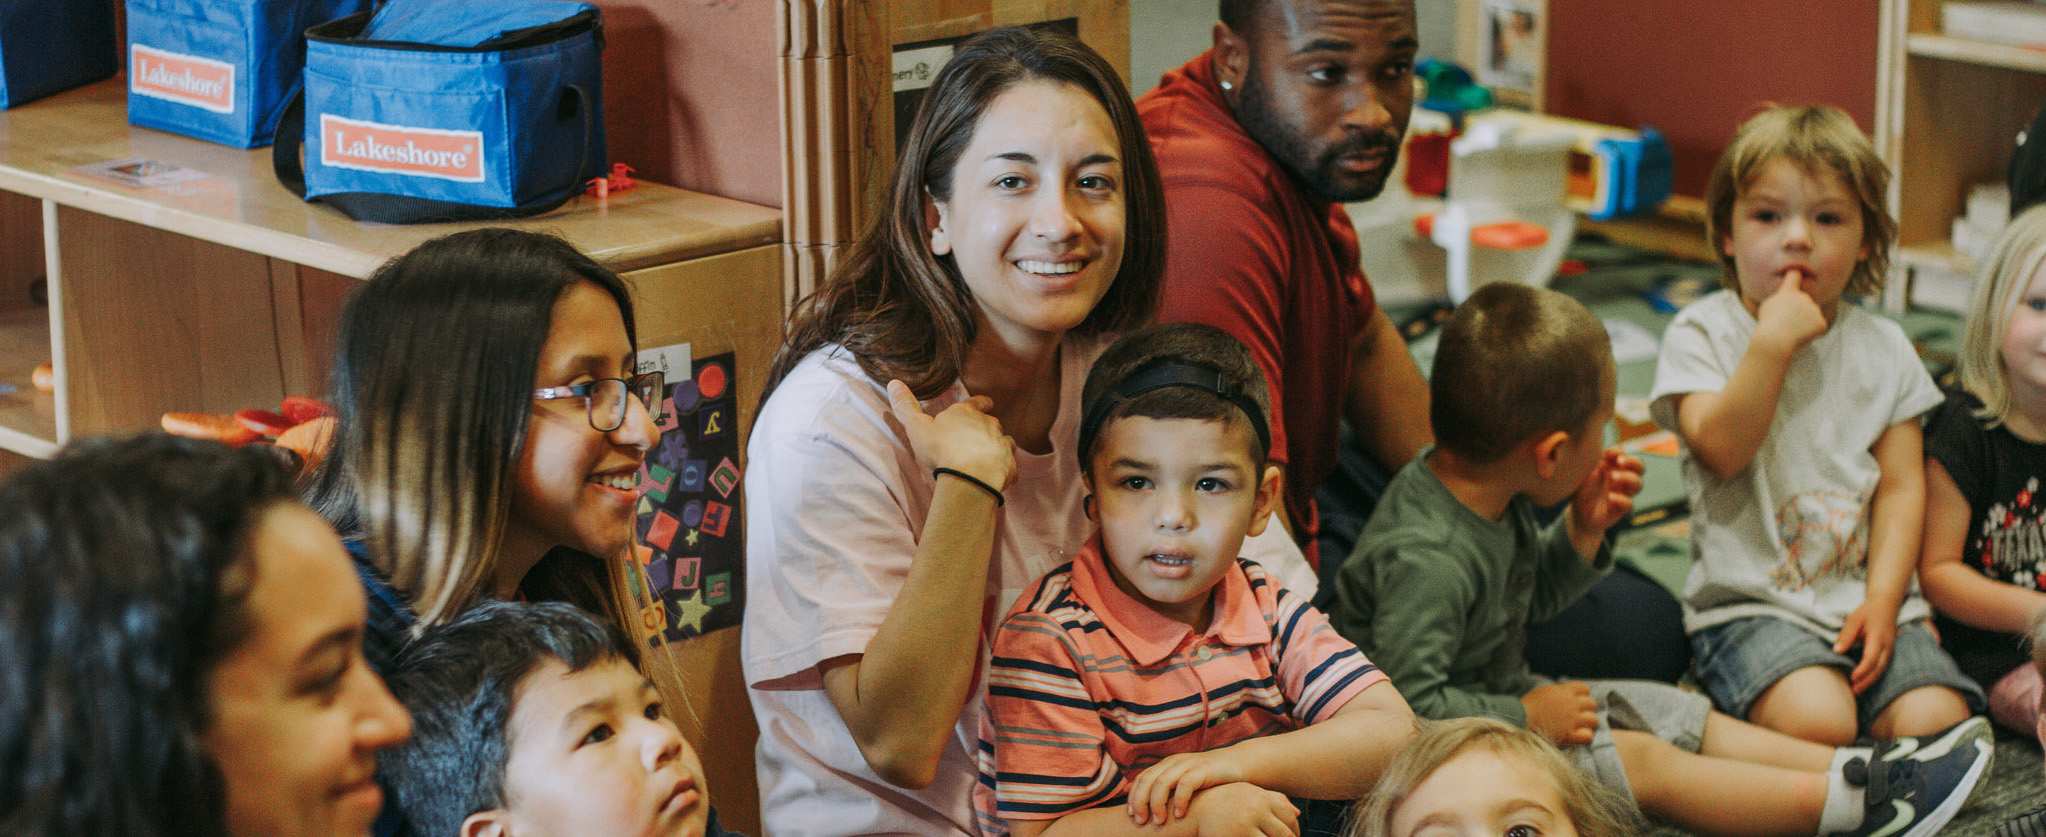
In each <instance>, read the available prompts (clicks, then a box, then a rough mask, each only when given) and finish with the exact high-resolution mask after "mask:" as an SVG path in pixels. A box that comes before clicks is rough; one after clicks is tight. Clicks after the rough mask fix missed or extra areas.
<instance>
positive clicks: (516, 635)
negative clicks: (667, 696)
mask: <svg viewBox="0 0 2046 837" xmlns="http://www.w3.org/2000/svg"><path fill="white" fill-rule="evenodd" d="M629 648H630V646H629V644H628V643H627V642H626V639H625V637H624V636H623V635H622V634H620V633H619V631H618V628H617V626H615V625H612V624H610V623H608V622H604V621H600V620H598V619H597V618H596V617H594V616H591V615H590V614H588V613H586V612H584V611H582V610H581V609H578V608H576V607H575V606H574V605H570V604H565V603H561V602H535V603H525V602H500V601H485V602H481V603H479V604H477V605H475V606H474V607H471V608H470V609H468V610H466V611H464V612H462V614H461V615H459V616H457V617H456V618H455V619H454V621H452V622H449V623H447V624H445V625H440V626H437V627H433V628H429V629H427V630H426V632H425V633H424V634H422V635H421V636H420V637H419V639H417V640H415V641H414V642H413V643H412V644H410V645H408V646H406V648H405V650H404V651H402V652H400V653H399V655H398V658H397V660H396V661H394V662H393V663H392V665H391V670H390V671H389V672H387V673H386V674H385V677H384V680H385V682H386V683H387V684H389V686H390V688H391V693H392V694H394V695H396V696H397V698H398V700H399V702H401V703H403V704H405V709H406V710H407V711H410V712H411V713H412V738H411V740H408V741H406V742H405V743H404V744H403V745H401V746H399V747H394V748H392V749H389V750H385V751H383V753H382V754H380V755H379V756H378V764H377V774H378V777H379V778H380V779H382V780H383V784H384V787H386V788H388V789H390V791H391V794H392V796H393V798H392V800H391V802H392V804H393V805H396V806H397V808H398V810H399V811H400V812H402V813H403V814H404V815H405V819H406V821H407V822H408V823H409V824H410V825H411V826H412V828H413V831H414V833H417V834H425V835H433V837H450V835H454V834H458V833H460V831H461V826H462V821H463V820H464V819H467V818H468V816H469V815H470V814H474V813H477V812H479V811H489V810H492V809H495V808H501V807H503V806H504V770H505V763H506V762H507V761H508V760H509V759H510V758H511V742H510V740H509V738H508V736H507V732H506V728H507V726H508V725H509V724H510V723H511V716H512V710H513V709H514V708H515V706H514V705H515V703H516V702H517V697H518V690H519V684H520V683H523V682H525V679H526V676H527V675H530V674H532V673H533V670H534V669H536V668H539V667H540V665H541V664H542V663H543V662H545V661H546V660H550V659H552V660H559V661H560V662H561V664H562V665H565V666H568V669H569V670H570V671H582V670H583V669H585V668H588V667H590V666H591V665H594V664H596V663H600V662H603V661H606V660H620V661H625V662H627V663H630V662H631V659H632V658H631V656H630V655H629V654H628V653H627V652H628V649H629Z"/></svg>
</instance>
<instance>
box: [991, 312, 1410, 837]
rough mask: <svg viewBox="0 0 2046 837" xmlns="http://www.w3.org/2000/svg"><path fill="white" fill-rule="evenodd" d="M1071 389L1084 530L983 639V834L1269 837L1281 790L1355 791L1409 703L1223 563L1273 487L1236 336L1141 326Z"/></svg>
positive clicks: (1250, 364) (1275, 481) (1262, 425)
mask: <svg viewBox="0 0 2046 837" xmlns="http://www.w3.org/2000/svg"><path fill="white" fill-rule="evenodd" d="M1082 402H1083V406H1082V413H1081V415H1082V416H1083V418H1082V423H1081V425H1080V433H1079V436H1080V450H1079V454H1080V457H1081V460H1080V461H1081V463H1082V466H1083V469H1084V471H1085V473H1086V474H1087V479H1088V484H1089V487H1090V488H1091V489H1092V492H1093V493H1092V494H1091V495H1090V496H1089V498H1088V501H1087V502H1088V509H1087V512H1088V515H1089V516H1090V517H1092V518H1093V519H1094V520H1095V521H1096V522H1097V523H1098V524H1099V526H1100V530H1099V533H1098V535H1097V536H1096V537H1095V538H1094V540H1093V541H1092V542H1090V543H1089V544H1088V545H1087V546H1086V547H1085V548H1084V549H1082V550H1081V551H1080V553H1079V554H1078V555H1077V556H1076V557H1075V558H1074V559H1073V561H1072V562H1070V563H1068V564H1066V565H1064V566H1061V567H1059V568H1058V569H1055V570H1053V571H1052V572H1051V573H1049V574H1047V575H1046V576H1045V577H1044V578H1042V579H1040V580H1039V581H1038V582H1037V584H1036V585H1034V586H1033V587H1031V588H1030V589H1029V590H1028V591H1026V592H1025V593H1024V594H1023V596H1022V598H1021V599H1019V600H1018V601H1017V603H1016V606H1015V608H1014V609H1012V610H1011V611H1010V612H1009V615H1008V617H1007V618H1006V619H1004V620H1003V622H1002V625H1001V628H1000V630H999V631H998V632H997V634H996V636H995V641H994V656H993V660H992V662H991V663H990V667H989V671H988V697H987V700H988V711H987V713H986V715H985V718H984V720H983V721H982V724H981V742H980V751H979V762H980V769H981V782H980V785H979V787H978V788H977V789H976V793H975V800H974V801H975V806H976V808H977V809H978V812H979V814H980V818H981V826H982V829H983V831H985V832H986V833H989V834H1003V833H1013V834H1017V835H1023V836H1024V837H1034V835H1038V834H1043V833H1048V832H1054V831H1056V832H1065V833H1084V834H1115V833H1120V832H1137V831H1140V830H1141V831H1143V833H1146V834H1152V835H1161V834H1180V833H1184V834H1195V833H1230V834H1268V835H1274V837H1277V835H1291V834H1297V833H1299V831H1300V823H1299V821H1298V814H1299V812H1298V810H1297V809H1296V808H1295V807H1294V805H1293V803H1292V802H1291V801H1290V800H1289V799H1288V797H1289V796H1292V797H1304V798H1310V799H1353V798H1356V797H1359V796H1362V795H1363V794H1364V793H1365V792H1366V791H1368V790H1369V789H1370V787H1371V785H1372V783H1373V782H1375V781H1376V780H1377V778H1378V774H1379V772H1380V770H1382V769H1383V768H1384V766H1385V765H1386V763H1387V762H1388V761H1390V760H1391V758H1392V756H1393V754H1394V753H1395V752H1397V751H1398V749H1399V748H1400V747H1401V746H1403V745H1404V744H1405V743H1406V741H1407V739H1408V738H1409V737H1410V736H1411V735H1412V733H1413V729H1414V722H1413V713H1412V712H1411V711H1410V710H1409V709H1408V708H1407V703H1406V701H1405V700H1404V699H1402V698H1401V697H1400V694H1399V692H1398V691H1397V690H1395V689H1394V688H1393V686H1392V684H1391V683H1390V682H1387V680H1386V678H1385V675H1384V673H1382V672H1380V671H1379V670H1378V668H1377V667H1376V666H1374V665H1372V664H1371V662H1370V661H1369V660H1366V659H1365V658H1364V656H1363V655H1362V654H1361V653H1359V652H1358V651H1357V649H1356V647H1355V646H1353V645H1351V644H1350V643H1349V642H1348V641H1347V640H1344V639H1343V638H1342V637H1340V636H1337V635H1336V634H1335V632H1334V631H1332V630H1330V629H1329V627H1328V623H1327V619H1326V618H1324V617H1323V616H1322V614H1321V613H1320V612H1319V611H1316V610H1315V609H1314V608H1313V607H1312V606H1311V605H1309V604H1308V603H1307V599H1306V597H1304V596H1297V595H1294V594H1293V593H1291V592H1289V591H1287V590H1285V589H1282V588H1280V587H1279V586H1278V585H1277V584H1276V583H1275V582H1274V581H1273V580H1272V579H1271V578H1270V576H1268V575H1267V574H1266V573H1265V571H1264V570H1263V568H1261V567H1259V566H1258V565H1257V564H1255V563H1253V562H1250V561H1247V560H1244V559H1242V558H1241V557H1239V556H1238V549H1239V547H1241V545H1242V543H1243V539H1244V538H1245V537H1246V536H1248V535H1254V534H1256V533H1258V532H1261V531H1263V529H1264V527H1265V525H1266V524H1267V521H1268V520H1269V519H1270V515H1271V512H1272V509H1273V506H1274V505H1275V503H1276V501H1277V499H1278V491H1279V471H1278V469H1277V468H1274V467H1272V466H1271V465H1269V464H1268V463H1267V462H1266V455H1267V452H1268V450H1269V445H1270V435H1269V430H1268V424H1267V422H1268V421H1269V419H1268V416H1269V407H1268V406H1267V404H1268V398H1267V396H1266V392H1265V385H1264V376H1263V375H1262V373H1260V372H1259V371H1258V367H1257V365H1256V363H1255V362H1254V361H1253V360H1252V359H1251V357H1250V354H1249V352H1248V350H1246V349H1245V348H1244V347H1243V345H1242V344H1241V343H1239V342H1237V341H1236V339H1235V338H1233V337H1230V336H1229V335H1228V334H1227V333H1225V332H1222V331H1220V330H1218V329H1215V328H1213V327H1210V326H1203V325H1192V324H1173V325H1164V326H1157V327H1153V328H1149V329H1145V330H1143V331H1139V332H1136V333H1134V334H1131V335H1129V336H1128V337H1125V338H1123V339H1122V340H1120V341H1118V342H1117V343H1116V344H1115V345H1114V346H1111V347H1110V348H1109V349H1108V351H1107V352H1105V353H1104V354H1103V355H1102V356H1101V359H1100V360H1099V361H1097V362H1096V363H1095V366H1094V370H1093V372H1092V373H1091V374H1090V375H1089V376H1088V379H1087V384H1086V388H1085V390H1084V391H1083V394H1082ZM1310 725H1312V730H1309V729H1308V727H1309V726H1310ZM1161 826H1162V828H1161Z"/></svg>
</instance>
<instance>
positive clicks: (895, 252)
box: [761, 26, 1165, 402]
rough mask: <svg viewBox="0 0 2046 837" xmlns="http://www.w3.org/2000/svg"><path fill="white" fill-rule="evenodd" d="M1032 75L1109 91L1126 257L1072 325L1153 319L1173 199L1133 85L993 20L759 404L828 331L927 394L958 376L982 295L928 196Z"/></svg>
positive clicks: (961, 58) (1093, 93)
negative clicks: (931, 224) (948, 246)
mask: <svg viewBox="0 0 2046 837" xmlns="http://www.w3.org/2000/svg"><path fill="white" fill-rule="evenodd" d="M1032 81H1050V82H1057V83H1061V84H1070V85H1072V86H1074V87H1077V88H1079V89H1080V90H1081V91H1083V92H1085V93H1086V94H1087V95H1088V96H1090V97H1092V98H1093V99H1094V100H1095V101H1096V102H1098V103H1100V105H1101V107H1102V109H1103V110H1106V111H1107V112H1108V121H1109V122H1110V123H1111V124H1112V125H1113V126H1114V127H1115V135H1116V144H1117V145H1118V149H1117V152H1118V154H1119V156H1120V157H1121V160H1122V169H1123V194H1124V201H1125V202H1124V213H1125V214H1124V219H1123V221H1124V230H1125V232H1124V235H1123V241H1124V245H1123V254H1122V265H1121V268H1120V270H1118V271H1117V272H1116V275H1115V280H1114V281H1113V282H1112V283H1111V284H1110V285H1109V287H1108V293H1107V295H1105V296H1103V297H1102V298H1101V302H1100V303H1099V304H1097V305H1095V306H1094V310H1093V311H1092V312H1090V313H1089V314H1088V315H1087V318H1086V319H1085V320H1083V321H1081V323H1080V325H1079V326H1078V327H1076V328H1075V329H1073V331H1074V333H1075V334H1079V335H1083V336H1084V335H1093V334H1103V333H1110V332H1117V331H1125V330H1128V329H1131V328H1134V327H1136V326H1139V325H1142V324H1144V323H1146V322H1148V321H1149V320H1150V318H1151V315H1152V313H1153V312H1154V311H1155V310H1156V309H1157V306H1158V293H1159V290H1158V288H1159V281H1160V278H1161V277H1162V276H1163V274H1164V270H1165V198H1164V192H1163V191H1162V188H1161V186H1160V185H1159V180H1158V165H1157V162H1156V161H1155V160H1154V159H1153V158H1152V156H1151V144H1150V141H1149V140H1147V139H1145V137H1144V127H1143V123H1141V122H1139V121H1138V119H1137V109H1136V106H1135V105H1134V104H1132V103H1131V102H1130V95H1129V89H1128V87H1127V86H1126V85H1125V84H1124V83H1123V80H1122V77H1121V76H1118V75H1117V74H1116V72H1115V68H1113V67H1111V66H1109V64H1108V62H1107V61H1105V60H1103V59H1102V58H1101V56H1100V55H1098V54H1096V53H1095V52H1094V50H1093V49H1091V48H1089V47H1088V46H1087V45H1086V44H1083V43H1081V42H1080V41H1079V40H1078V39H1077V38H1074V37H1072V36H1070V35H1066V34H1064V33H1061V32H1058V31H1055V30H1048V29H1034V28H1029V27H1021V26H1010V27H1003V28H1000V29H991V30H988V31H987V32H983V33H981V34H980V35H978V36H975V37H974V38H973V39H972V40H969V41H967V42H965V43H963V44H961V45H960V46H959V48H958V50H957V51H956V52H954V53H953V55H952V60H951V61H948V62H946V64H945V67H944V68H943V69H941V70H939V71H938V77H937V80H936V81H934V82H933V83H932V84H931V88H930V90H929V92H927V93H926V94H925V95H924V100H923V104H922V106H921V107H920V108H918V110H917V115H916V121H915V122H914V123H913V124H912V125H911V126H910V129H909V134H908V135H907V136H906V137H905V138H904V140H903V144H902V148H901V150H900V154H899V155H898V157H897V160H896V167H895V178H894V182H893V184H892V187H891V188H890V189H889V192H888V194H887V195H886V197H885V198H884V200H885V202H886V205H885V206H884V207H883V208H882V212H881V214H880V216H879V217H877V218H876V219H875V220H874V223H873V224H871V225H870V226H869V227H868V228H867V229H866V231H865V232H864V234H862V235H861V236H860V238H859V240H858V241H857V242H855V243H854V244H853V246H852V247H851V248H849V249H848V250H847V251H846V252H845V253H844V254H843V255H842V256H840V258H839V262H838V265H837V266H836V268H835V269H833V270H832V272H831V276H830V277H829V278H828V279H826V280H825V282H824V284H823V285H821V286H820V287H818V288H817V290H816V291H815V292H814V293H812V294H811V295H810V296H808V297H806V298H804V299H803V300H802V301H801V302H799V303H797V305H796V309H795V311H794V313H793V314H791V315H790V318H789V327H788V336H787V337H786V338H785V339H784V340H783V341H782V346H781V349H780V351H778V352H777V353H776V354H775V357H774V363H773V365H772V366H771V367H770V368H769V370H768V373H767V381H766V387H765V389H764V390H763V391H762V393H761V400H762V401H763V402H764V401H766V400H767V396H768V395H769V394H770V393H772V392H773V391H774V388H775V386H776V385H778V384H779V383H781V380H782V379H783V378H784V377H787V376H788V373H789V370H791V369H794V368H795V366H796V364H797V363H799V362H801V361H802V359H803V358H804V356H806V355H808V354H809V353H810V352H812V351H815V350H817V349H819V348H822V347H824V346H825V345H827V344H831V343H837V344H840V345H842V346H844V347H845V348H846V349H848V350H850V351H851V352H852V354H853V355H854V357H856V358H857V359H858V361H859V364H860V369H861V370H862V371H864V372H866V373H867V375H868V376H869V377H871V378H873V379H874V380H876V381H887V380H890V379H899V380H901V381H902V382H903V383H906V384H908V385H909V388H910V389H911V390H914V391H915V392H916V394H917V397H919V398H930V397H933V396H935V395H937V394H938V393H939V392H941V391H943V390H944V389H945V388H946V387H948V386H950V385H951V384H952V382H953V381H954V380H956V379H957V378H958V377H959V371H960V370H959V367H960V365H961V363H962V362H963V359H964V357H965V353H966V348H967V346H968V345H970V344H971V343H972V342H973V338H974V334H975V329H976V320H975V319H974V316H975V310H974V301H973V294H972V292H971V291H970V290H968V289H967V287H966V282H965V280H964V279H962V278H960V275H959V269H958V267H957V266H956V265H955V264H954V263H953V260H952V259H951V258H950V257H943V258H941V257H939V256H937V255H935V254H933V253H932V252H931V246H930V243H931V240H930V230H929V229H928V227H927V224H926V221H925V216H924V207H925V203H926V201H927V200H929V201H940V202H943V201H949V200H951V198H952V176H953V170H954V169H955V168H957V166H958V165H959V157H960V155H961V154H963V153H965V151H966V146H967V145H968V144H969V143H970V142H971V141H972V139H973V132H974V129H975V128H976V127H977V126H978V125H979V124H980V118H981V115H982V114H984V113H986V112H987V109H988V107H989V106H990V105H992V104H993V103H994V100H995V99H996V98H997V97H999V96H1000V95H1001V94H1003V93H1005V92H1007V91H1008V90H1009V89H1010V88H1012V87H1015V86H1016V85H1019V84H1023V83H1025V82H1032Z"/></svg>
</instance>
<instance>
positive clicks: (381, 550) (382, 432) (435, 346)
mask: <svg viewBox="0 0 2046 837" xmlns="http://www.w3.org/2000/svg"><path fill="white" fill-rule="evenodd" d="M633 359H634V331H633V318H632V300H631V297H630V296H629V295H628V294H627V292H626V289H625V285H624V283H623V282H622V281H620V280H619V278H618V277H617V275H615V274H613V273H612V272H611V271H609V270H607V269H605V268H604V267H603V266H601V265H598V264H597V263H595V262H593V261H591V260H590V259H589V258H588V257H586V256H584V255H583V254H581V253H578V252H576V250H575V248H573V247H571V246H569V245H568V244H567V243H565V242H563V241H561V240H560V239H557V238H552V237H549V236H544V235H539V234H535V233H529V232H521V231H517V230H508V229H484V230H474V231H471V232H465V233H457V234H455V235H451V236H447V237H445V238H439V239H435V240H433V241H429V242H427V243H425V244H423V245H420V246H419V248H418V249H415V250H413V251H412V252H410V253H407V254H405V255H403V256H400V257H398V258H396V259H393V260H391V262H390V263H388V264H386V265H384V266H383V267H382V268H379V269H378V270H377V272H376V274H375V275H373V276H371V277H370V278H369V280H368V281H366V282H364V283H363V284H362V286H361V287H360V288H358V289H357V290H356V293H355V295H354V296H353V297H351V298H350V299H349V302H348V306H347V308H346V309H345V310H344V311H343V312H342V317H341V326H340V340H339V345H338V346H337V348H336V357H335V364H334V375H333V378H334V385H333V389H334V393H333V398H334V404H335V406H336V408H337V410H338V411H339V418H340V424H339V431H338V432H337V434H336V437H335V443H334V450H333V452H332V454H331V455H330V456H328V457H327V459H326V461H325V463H324V464H323V465H322V466H321V469H320V470H319V471H318V472H316V473H315V474H314V476H313V485H312V489H311V492H310V493H311V503H312V505H313V507H314V508H316V509H318V510H319V511H320V512H321V513H322V514H324V515H326V517H327V519H328V520H330V521H333V523H334V525H335V527H336V528H338V529H340V530H341V531H342V533H343V534H344V535H345V536H346V537H347V539H348V545H349V549H350V551H351V552H352V553H353V554H354V555H355V556H356V560H357V564H358V570H359V572H360V574H361V576H362V579H363V582H364V584H365V585H366V586H367V588H368V590H369V591H370V594H371V595H370V598H371V602H370V606H371V617H372V618H371V620H370V638H369V652H370V661H371V662H372V663H373V664H375V665H377V666H378V667H379V668H380V669H381V668H382V667H383V666H385V665H386V664H387V663H388V662H389V659H390V655H391V653H392V652H393V651H395V650H396V648H397V646H398V645H400V644H402V643H403V642H404V640H405V639H406V634H407V632H408V631H411V630H412V629H413V627H414V624H415V618H416V620H417V621H421V622H424V623H426V624H439V623H441V622H445V621H447V620H448V619H449V618H452V617H453V616H454V614H455V613H456V612H458V611H459V610H460V609H461V608H463V607H465V606H467V605H469V604H471V603H473V602H474V601H476V600H477V599H478V598H480V597H482V596H484V595H494V596H498V597H502V598H509V597H513V596H514V595H517V594H523V595H524V596H525V597H526V598H528V599H565V600H568V601H571V602H573V603H575V604H578V605H581V606H583V607H585V608H587V609H590V610H594V611H597V612H600V613H607V614H611V615H613V616H614V617H615V616H616V615H617V614H618V613H620V612H621V610H620V609H619V607H618V605H617V599H616V593H615V592H614V591H617V590H619V589H620V588H621V585H622V584H623V574H624V573H626V572H627V571H628V568H627V567H626V566H625V563H626V562H622V561H613V560H608V559H611V558H615V557H618V556H619V555H620V554H621V553H622V552H624V551H625V550H626V549H628V548H629V547H630V544H631V539H632V534H633V533H632V509H633V503H634V502H635V501H636V500H637V495H636V494H635V493H634V484H635V480H636V479H637V476H636V475H637V473H638V470H639V465H640V459H641V457H642V456H643V455H644V454H645V452H646V450H647V448H648V447H649V446H651V445H652V443H653V440H654V437H655V432H654V426H653V421H652V419H651V418H650V417H649V415H648V411H647V401H646V399H647V398H648V397H650V393H651V392H653V391H656V390H658V384H657V383H656V382H651V381H646V380H643V379H640V378H638V377H636V376H634V375H633Z"/></svg>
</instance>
